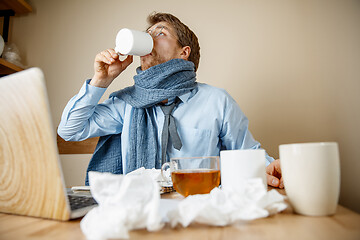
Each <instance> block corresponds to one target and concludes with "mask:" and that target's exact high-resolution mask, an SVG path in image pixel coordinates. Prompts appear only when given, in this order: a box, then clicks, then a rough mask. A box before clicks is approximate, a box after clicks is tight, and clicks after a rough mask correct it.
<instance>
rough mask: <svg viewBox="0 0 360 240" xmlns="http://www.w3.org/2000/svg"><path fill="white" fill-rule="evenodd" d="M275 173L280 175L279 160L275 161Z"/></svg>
mask: <svg viewBox="0 0 360 240" xmlns="http://www.w3.org/2000/svg"><path fill="white" fill-rule="evenodd" d="M274 162H275V165H274V167H275V171H277V172H278V173H281V167H280V159H276V160H275V161H274Z"/></svg>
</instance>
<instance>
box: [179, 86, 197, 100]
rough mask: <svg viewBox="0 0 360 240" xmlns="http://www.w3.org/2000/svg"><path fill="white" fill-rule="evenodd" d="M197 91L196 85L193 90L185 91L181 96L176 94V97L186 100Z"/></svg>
mask: <svg viewBox="0 0 360 240" xmlns="http://www.w3.org/2000/svg"><path fill="white" fill-rule="evenodd" d="M197 91H198V88H197V87H196V88H194V89H193V90H191V91H190V92H187V93H185V94H183V95H181V96H178V98H180V100H181V101H182V102H187V101H189V100H190V99H191V98H192V97H193V96H194V95H195V94H196V93H197Z"/></svg>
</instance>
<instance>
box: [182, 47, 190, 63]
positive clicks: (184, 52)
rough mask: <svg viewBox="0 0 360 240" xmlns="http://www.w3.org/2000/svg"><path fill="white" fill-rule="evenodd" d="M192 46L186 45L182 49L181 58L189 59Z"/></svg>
mask: <svg viewBox="0 0 360 240" xmlns="http://www.w3.org/2000/svg"><path fill="white" fill-rule="evenodd" d="M190 52H191V48H190V47H189V46H185V47H183V48H182V49H181V52H180V58H181V59H184V60H188V59H189V56H190Z"/></svg>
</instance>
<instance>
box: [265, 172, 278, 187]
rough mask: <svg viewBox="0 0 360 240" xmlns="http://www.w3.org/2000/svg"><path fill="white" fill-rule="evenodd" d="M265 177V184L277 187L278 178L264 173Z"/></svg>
mask: <svg viewBox="0 0 360 240" xmlns="http://www.w3.org/2000/svg"><path fill="white" fill-rule="evenodd" d="M266 178H267V184H268V185H270V186H272V187H279V185H280V180H279V179H278V178H277V177H274V176H271V175H269V174H266Z"/></svg>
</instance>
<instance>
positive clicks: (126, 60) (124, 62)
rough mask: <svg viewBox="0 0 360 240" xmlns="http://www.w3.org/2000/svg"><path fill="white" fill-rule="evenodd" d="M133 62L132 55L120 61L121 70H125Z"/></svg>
mask: <svg viewBox="0 0 360 240" xmlns="http://www.w3.org/2000/svg"><path fill="white" fill-rule="evenodd" d="M132 62H133V56H132V55H128V56H127V57H126V58H125V60H124V61H122V66H123V68H124V69H125V68H127V67H128V66H129V65H130V64H131V63H132Z"/></svg>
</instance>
